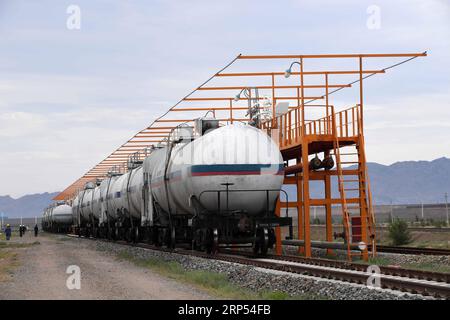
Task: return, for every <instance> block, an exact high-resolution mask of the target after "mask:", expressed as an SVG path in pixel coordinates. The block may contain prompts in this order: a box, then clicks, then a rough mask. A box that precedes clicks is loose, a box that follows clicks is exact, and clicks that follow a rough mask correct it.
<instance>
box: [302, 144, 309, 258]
mask: <svg viewBox="0 0 450 320" xmlns="http://www.w3.org/2000/svg"><path fill="white" fill-rule="evenodd" d="M302 140H303V143H302V163H303V173H302V175H303V179H302V180H303V223H304V229H305V234H304V237H305V257H307V258H310V257H311V225H310V223H309V220H310V216H309V202H310V201H309V200H310V199H309V167H308V139H307V138H306V137H303V139H302Z"/></svg>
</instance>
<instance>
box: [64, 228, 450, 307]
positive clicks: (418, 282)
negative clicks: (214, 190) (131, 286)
mask: <svg viewBox="0 0 450 320" xmlns="http://www.w3.org/2000/svg"><path fill="white" fill-rule="evenodd" d="M69 236H72V237H74V235H69ZM75 237H77V236H75ZM89 239H92V240H98V241H105V242H110V241H108V240H105V239H94V238H89ZM114 243H117V244H121V245H127V246H133V247H139V248H144V249H151V250H158V251H164V252H169V253H177V254H183V255H189V256H195V257H200V258H205V259H211V260H219V261H226V262H232V263H238V264H243V265H250V266H254V267H259V268H264V269H270V270H277V271H283V272H288V273H294V274H301V275H308V276H313V277H319V278H326V279H333V280H340V281H345V282H350V283H357V284H367V280H368V278H369V277H370V276H373V275H374V274H373V273H368V272H367V267H368V265H364V264H358V263H349V262H344V261H336V260H328V259H321V258H303V257H298V256H275V255H268V256H265V257H261V256H255V255H253V254H250V253H247V252H238V251H230V250H226V251H225V252H219V253H218V254H215V255H211V254H206V253H203V252H198V251H192V250H189V249H182V248H176V249H174V250H171V249H168V248H164V247H156V246H154V245H150V244H146V243H128V242H126V241H115V242H114ZM380 272H381V273H380V274H379V275H377V276H378V277H379V278H380V285H381V289H392V290H397V291H402V292H409V293H416V294H422V295H424V296H432V297H435V298H443V299H450V274H445V273H437V272H428V271H420V270H411V269H403V268H397V267H386V266H380Z"/></svg>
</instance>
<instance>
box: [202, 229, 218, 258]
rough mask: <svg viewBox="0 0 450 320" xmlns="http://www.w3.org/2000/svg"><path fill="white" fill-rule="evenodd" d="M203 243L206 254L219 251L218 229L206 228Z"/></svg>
mask: <svg viewBox="0 0 450 320" xmlns="http://www.w3.org/2000/svg"><path fill="white" fill-rule="evenodd" d="M204 244H205V250H206V253H207V254H215V253H217V252H218V251H219V231H218V230H217V228H214V229H207V230H206V235H205V239H204Z"/></svg>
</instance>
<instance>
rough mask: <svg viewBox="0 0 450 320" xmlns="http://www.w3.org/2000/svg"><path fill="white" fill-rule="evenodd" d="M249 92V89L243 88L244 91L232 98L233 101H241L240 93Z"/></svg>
mask: <svg viewBox="0 0 450 320" xmlns="http://www.w3.org/2000/svg"><path fill="white" fill-rule="evenodd" d="M244 91H245V92H250V88H244V89H242V90H241V91H240V92H239V93H238V94H237V95H236V96H235V97H234V99H233V100H234V101H236V102H237V101H239V100H240V99H241V94H242V92H244Z"/></svg>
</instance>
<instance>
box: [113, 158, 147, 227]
mask: <svg viewBox="0 0 450 320" xmlns="http://www.w3.org/2000/svg"><path fill="white" fill-rule="evenodd" d="M142 188H143V170H142V167H138V168H136V169H133V170H130V171H128V172H127V173H125V174H123V175H121V176H118V177H116V179H113V180H111V183H110V186H109V192H108V194H107V196H106V198H107V199H108V211H109V212H110V214H111V215H112V216H113V217H114V218H117V216H118V214H120V213H123V214H125V215H128V214H130V215H131V216H133V217H135V218H138V219H139V218H140V216H141V207H142Z"/></svg>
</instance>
